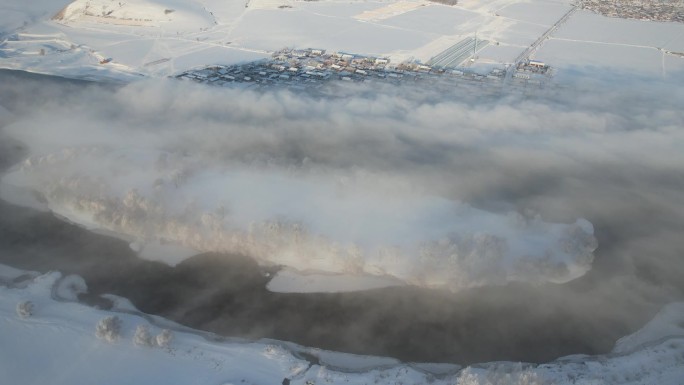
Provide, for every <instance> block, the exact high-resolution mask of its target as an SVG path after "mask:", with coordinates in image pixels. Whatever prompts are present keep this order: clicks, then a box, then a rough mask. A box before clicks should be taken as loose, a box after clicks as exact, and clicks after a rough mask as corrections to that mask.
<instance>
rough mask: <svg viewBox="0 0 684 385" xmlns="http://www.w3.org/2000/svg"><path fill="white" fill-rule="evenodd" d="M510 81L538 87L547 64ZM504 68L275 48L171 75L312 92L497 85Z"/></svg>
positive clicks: (533, 65)
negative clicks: (339, 87) (334, 86)
mask: <svg viewBox="0 0 684 385" xmlns="http://www.w3.org/2000/svg"><path fill="white" fill-rule="evenodd" d="M508 70H510V71H512V72H514V74H513V76H512V80H511V81H512V82H517V83H518V84H521V85H525V86H528V85H529V86H537V87H541V86H543V84H544V83H545V80H546V79H548V77H549V76H550V74H551V71H550V68H549V66H547V65H546V64H544V63H543V62H541V61H535V60H529V61H526V62H522V63H519V64H518V65H517V66H515V68H511V69H508ZM506 74H507V69H504V68H493V69H491V70H489V72H488V73H486V74H482V73H478V72H475V71H472V70H468V69H466V68H464V67H442V66H436V65H428V64H423V63H420V62H418V61H411V62H403V63H398V64H394V63H391V62H390V59H389V58H386V57H373V56H363V55H357V54H351V53H345V52H334V53H326V51H325V50H323V49H317V48H307V49H289V48H286V49H281V50H279V51H276V52H274V53H273V55H272V58H271V59H270V60H262V61H257V62H250V63H245V64H239V65H231V66H224V65H213V66H209V67H206V68H203V69H199V70H191V71H186V72H183V73H181V74H179V75H177V76H176V77H177V78H179V79H189V80H193V81H196V82H199V83H206V84H211V85H216V86H225V85H230V84H234V83H242V84H244V85H247V86H251V87H257V88H259V87H272V86H284V87H287V88H292V89H305V88H309V89H310V88H317V87H321V86H323V85H325V84H328V83H329V82H330V81H333V80H335V81H340V82H357V83H358V82H370V81H382V82H390V83H400V82H428V83H435V82H437V81H444V80H445V79H451V80H458V81H470V82H480V83H490V84H503V83H504V81H505V80H506V78H507V77H506Z"/></svg>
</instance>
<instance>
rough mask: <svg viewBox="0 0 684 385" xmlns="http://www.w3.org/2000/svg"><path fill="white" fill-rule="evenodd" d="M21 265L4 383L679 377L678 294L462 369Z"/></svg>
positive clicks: (9, 289) (10, 306)
mask: <svg viewBox="0 0 684 385" xmlns="http://www.w3.org/2000/svg"><path fill="white" fill-rule="evenodd" d="M24 274H26V273H25V272H23V271H20V270H16V269H12V268H9V267H7V266H4V265H0V346H2V347H3V348H2V349H0V374H2V379H3V382H5V383H8V384H22V385H29V384H46V383H49V384H53V385H60V384H69V385H73V384H94V383H97V384H124V383H125V384H130V385H135V384H141V385H142V384H144V385H148V384H153V383H164V384H212V385H213V384H224V385H226V384H232V385H239V384H249V385H261V384H281V383H283V381H284V380H285V379H288V380H290V384H292V385H305V384H359V385H361V384H364V385H366V384H416V385H418V384H421V385H422V384H435V385H441V384H444V385H446V384H449V385H454V384H458V385H476V384H526V385H537V384H539V385H541V384H556V385H565V384H575V385H576V384H587V385H588V384H644V385H650V384H663V385H664V384H673V385H674V384H679V383H681V382H680V381H681V379H682V378H684V328H683V327H682V324H683V323H684V304H682V303H674V304H671V305H669V306H667V307H666V308H665V309H663V311H662V312H660V313H659V314H658V315H657V316H656V317H655V318H654V319H653V320H652V321H651V322H650V323H649V324H648V325H646V326H645V327H644V328H643V329H642V330H640V331H638V332H637V333H635V334H633V335H630V336H627V337H625V338H623V339H622V340H620V341H619V342H618V344H617V345H616V348H615V350H614V351H613V352H612V353H610V354H607V355H602V356H569V357H563V358H560V359H558V360H556V361H553V362H550V363H547V364H541V365H534V364H523V363H512V362H510V363H506V362H500V363H494V364H485V365H476V366H473V367H467V368H463V369H460V368H459V367H458V366H456V365H426V364H406V363H400V362H398V361H396V360H393V359H388V358H380V357H368V356H357V355H350V354H341V353H333V352H327V351H321V350H319V349H313V348H306V347H301V346H298V345H295V344H291V343H283V342H278V341H270V340H261V341H254V342H249V341H240V340H231V339H225V340H221V339H217V338H216V336H213V335H211V334H209V333H203V332H199V331H193V330H190V329H187V328H183V327H180V326H178V325H175V324H174V323H172V322H169V321H166V320H163V319H161V318H158V317H151V316H148V315H145V314H143V313H139V312H137V311H136V310H135V309H134V308H131V307H130V306H125V305H124V306H123V307H122V308H119V309H120V310H112V311H103V310H97V309H94V308H91V307H87V306H85V305H82V304H79V303H76V302H72V300H71V299H70V298H64V296H66V297H72V296H71V295H70V294H69V293H68V290H83V289H84V287H83V283H82V282H79V281H78V279H77V277H64V278H62V276H61V274H60V273H58V272H52V273H48V274H45V275H39V274H36V273H31V274H27V275H24ZM22 275H24V276H23V278H21V279H16V278H17V277H19V276H22ZM70 288H71V289H70ZM124 302H125V301H124ZM29 303H30V304H29ZM20 313H21V316H20ZM112 316H116V317H118V319H119V320H120V321H121V322H120V327H119V328H118V330H117V331H116V332H110V333H103V332H102V330H101V332H100V333H99V334H97V335H98V336H99V337H98V336H96V325H98V323H100V322H101V320H102V319H104V318H106V317H112ZM113 329H115V328H110V329H107V330H113ZM164 329H167V330H169V331H170V332H171V334H170V335H171V337H172V338H171V339H170V340H169V339H163V338H157V336H159V335H161V334H162V331H163V330H164ZM166 333H167V334H168V332H166ZM134 341H135V342H134ZM157 341H158V342H161V343H162V345H161V346H159V345H158V342H157ZM165 341H169V342H165Z"/></svg>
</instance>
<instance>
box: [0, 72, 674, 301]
mask: <svg viewBox="0 0 684 385" xmlns="http://www.w3.org/2000/svg"><path fill="white" fill-rule="evenodd" d="M363 91H365V90H364V89H359V90H355V95H357V96H353V97H347V98H344V97H330V98H323V99H319V98H316V97H313V96H307V95H296V94H292V93H290V92H287V91H273V92H265V93H258V92H251V91H239V90H226V89H213V88H207V87H202V86H196V85H189V84H184V83H179V82H175V81H146V82H140V83H135V84H130V85H127V86H125V87H123V88H120V89H117V90H115V91H109V90H102V89H99V88H95V89H91V88H86V89H84V90H82V91H80V92H76V93H71V94H65V95H63V98H60V99H59V100H54V99H52V100H39V101H37V102H36V103H37V104H36V106H38V105H40V107H41V108H39V109H38V108H37V109H35V110H30V111H28V112H26V113H25V114H24V116H23V117H21V118H19V119H18V121H17V122H15V123H13V124H11V125H10V126H8V127H6V128H5V130H6V131H7V132H8V133H9V134H10V135H12V136H14V137H17V138H18V139H20V140H22V141H23V142H24V143H26V144H27V145H28V146H29V147H30V151H31V156H30V158H29V159H27V160H26V161H25V162H24V163H23V164H22V166H21V169H20V170H17V171H15V172H14V173H12V174H10V175H7V176H5V177H4V179H3V182H4V183H5V184H15V185H22V186H26V187H30V188H32V189H36V190H38V191H40V192H41V193H42V194H43V195H44V196H45V197H46V198H47V200H48V202H49V204H50V206H51V208H52V209H53V210H55V211H58V212H62V213H64V214H67V215H69V216H71V217H73V218H74V219H76V220H78V221H82V222H85V221H89V222H92V223H94V224H96V225H97V226H100V227H104V228H108V229H112V230H115V231H119V232H123V233H126V234H129V235H133V236H135V237H138V238H141V239H158V238H164V239H169V240H172V241H176V242H179V243H182V244H184V245H186V246H190V247H193V248H196V249H198V250H203V251H204V250H207V251H208V250H215V251H227V252H237V253H245V254H248V255H251V256H253V257H255V258H257V259H259V260H262V261H265V262H271V263H278V264H284V265H288V266H292V267H295V268H298V269H302V270H306V269H313V270H323V271H328V272H339V273H359V272H364V273H370V274H377V275H385V274H386V275H391V276H394V277H397V278H399V279H401V280H403V281H405V282H408V283H412V284H418V285H426V286H440V287H448V288H451V289H453V290H459V289H463V288H467V287H474V286H482V285H492V284H505V283H507V282H511V281H525V282H566V281H568V280H571V279H574V278H576V277H579V276H581V275H583V274H584V273H586V272H587V271H588V270H589V269H590V268H591V264H592V261H593V254H592V252H593V250H594V249H595V248H596V246H597V245H596V240H595V238H594V237H593V226H592V225H591V223H589V222H588V221H586V220H584V219H581V218H582V217H583V216H586V215H588V214H590V213H583V212H577V213H574V218H573V219H571V220H569V221H568V223H550V222H549V221H545V220H543V219H541V218H540V217H539V216H537V215H535V214H534V213H528V212H524V213H518V212H517V211H516V209H515V207H513V206H511V205H510V204H509V205H507V204H506V201H507V199H506V194H515V193H516V189H521V190H525V191H528V193H530V194H534V191H535V189H538V190H545V189H553V188H554V187H555V186H554V185H553V184H552V182H551V181H549V183H548V184H545V181H544V180H543V179H541V180H539V179H535V180H534V181H532V180H530V181H529V182H527V179H529V176H530V175H532V174H535V173H536V174H539V173H549V174H551V175H553V174H554V171H556V172H557V173H558V175H556V176H559V177H562V178H567V179H570V180H571V179H572V178H573V177H574V176H575V175H578V174H581V173H584V172H585V169H586V168H587V167H592V166H595V165H610V164H621V165H626V166H630V165H634V166H635V167H636V166H637V165H638V167H642V168H658V169H667V168H675V169H677V168H681V164H684V158H683V155H682V154H681V153H679V152H678V151H675V150H676V148H677V147H678V146H679V145H680V144H681V143H682V139H683V137H682V134H681V133H680V132H679V130H678V128H677V127H678V125H679V124H680V123H682V117H681V114H678V113H677V112H676V111H677V110H676V109H674V107H673V104H676V103H673V102H672V98H673V97H674V99H675V100H676V98H678V97H681V95H679V94H677V93H676V91H675V94H674V96H673V95H669V98H670V99H667V98H663V104H661V105H660V107H661V108H659V109H656V110H647V109H643V108H638V109H637V110H638V111H635V112H638V113H639V115H637V116H630V115H629V114H626V113H625V111H624V110H623V109H622V108H621V103H624V102H629V103H630V104H634V101H631V100H629V98H630V96H629V95H628V94H627V95H621V94H619V93H615V94H608V93H606V95H604V96H605V97H604V98H596V97H594V96H589V98H591V99H592V100H593V102H591V103H588V102H587V100H582V101H578V100H574V99H573V97H574V96H576V94H575V95H574V96H573V95H572V94H571V95H568V96H559V95H553V94H549V95H548V99H547V100H544V99H523V100H516V99H514V98H512V97H502V98H498V99H484V98H480V99H470V100H468V99H459V98H458V96H456V95H440V94H435V93H431V92H427V91H424V90H422V91H420V92H415V93H412V91H413V89H412V88H410V87H403V88H393V87H388V88H380V89H378V90H376V92H374V93H373V94H372V95H369V94H367V93H365V92H363ZM567 92H569V93H571V92H570V91H567ZM608 96H610V97H612V98H613V99H609V98H608ZM667 100H670V102H668V101H667ZM585 103H587V104H585ZM646 123H650V124H648V125H647V124H646ZM643 149H653V150H657V151H643ZM635 152H639V153H643V155H642V156H640V157H639V158H638V159H636V158H634V157H633V156H632V154H633V153H635ZM525 183H527V184H526V185H525V186H524V187H519V186H520V185H521V184H525ZM537 184H538V185H537ZM483 197H487V198H486V199H484V200H485V201H487V200H489V201H492V202H493V201H498V202H499V203H501V204H503V206H501V205H499V208H498V209H496V210H494V211H487V210H484V209H482V208H476V207H473V205H471V204H469V203H470V202H481V201H483V199H481V198H483Z"/></svg>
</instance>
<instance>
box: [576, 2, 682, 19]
mask: <svg viewBox="0 0 684 385" xmlns="http://www.w3.org/2000/svg"><path fill="white" fill-rule="evenodd" d="M580 6H581V7H582V8H584V9H588V10H591V11H594V12H596V13H600V14H602V15H605V16H611V17H620V18H623V19H639V20H653V21H676V22H680V23H684V2H682V1H680V0H669V1H668V0H665V1H663V0H580Z"/></svg>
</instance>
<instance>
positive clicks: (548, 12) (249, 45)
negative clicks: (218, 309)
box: [0, 0, 684, 81]
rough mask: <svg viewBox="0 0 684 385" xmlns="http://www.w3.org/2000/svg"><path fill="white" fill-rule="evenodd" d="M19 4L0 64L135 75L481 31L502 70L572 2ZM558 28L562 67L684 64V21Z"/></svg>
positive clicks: (397, 58) (490, 61)
mask: <svg viewBox="0 0 684 385" xmlns="http://www.w3.org/2000/svg"><path fill="white" fill-rule="evenodd" d="M19 4H20V3H18V2H16V3H15V2H14V0H12V1H10V3H3V4H0V9H2V11H3V12H2V15H3V19H0V26H1V27H3V28H0V30H1V31H4V33H5V38H4V39H3V40H4V41H3V42H2V43H0V67H2V68H13V69H26V70H30V71H34V72H42V73H50V74H60V75H66V76H70V77H79V76H80V77H84V78H99V79H120V80H125V81H130V80H132V79H135V78H136V77H139V76H140V75H149V76H167V75H174V74H178V73H180V72H183V71H185V70H188V69H192V68H197V67H202V66H206V65H211V64H235V63H241V62H246V61H253V60H259V59H263V58H268V57H269V56H270V54H271V53H272V52H273V51H275V50H278V49H281V48H284V47H298V48H306V47H315V48H322V49H327V50H329V51H342V52H351V53H356V54H362V55H371V56H383V57H389V58H390V59H391V60H392V61H393V62H394V63H399V62H401V61H404V60H420V61H422V62H427V61H428V60H429V59H430V58H431V57H433V56H435V55H437V54H439V53H440V52H441V51H442V50H444V49H446V48H448V47H449V46H450V45H453V44H455V43H456V42H458V41H461V40H463V39H465V38H469V37H473V36H475V35H477V37H478V38H479V39H482V40H488V41H490V45H489V46H488V47H487V48H486V49H485V50H484V51H482V52H480V53H479V54H478V55H477V58H476V59H477V60H476V61H475V62H473V63H464V65H470V64H472V66H473V68H475V69H477V68H491V65H498V66H499V67H500V68H503V67H504V66H505V65H506V64H510V63H512V62H513V61H514V60H515V59H516V58H517V57H518V55H520V54H521V53H522V52H523V51H525V50H526V49H527V48H528V47H529V46H530V45H531V44H532V43H534V42H535V40H537V38H539V37H540V36H541V35H543V34H544V32H546V31H547V30H548V29H549V28H551V27H552V26H553V25H554V24H555V23H556V22H557V21H558V20H559V19H560V18H561V17H562V16H563V15H564V14H565V13H566V12H567V11H568V10H570V9H571V7H572V5H571V4H570V2H569V1H565V0H561V1H552V0H531V1H519V0H487V1H464V2H461V3H460V4H458V5H456V6H445V5H441V4H436V3H430V2H426V1H424V0H406V1H401V2H388V1H358V0H357V1H351V2H349V1H341V0H325V1H315V2H311V1H295V0H277V1H276V0H268V1H266V0H255V1H246V2H241V1H228V2H221V1H216V0H201V1H196V2H191V3H187V2H179V1H174V0H168V1H151V0H133V1H127V2H125V3H123V2H114V1H106V0H75V1H73V2H68V1H67V0H53V1H47V0H44V1H41V2H39V3H36V4H35V5H32V6H31V7H24V6H20V5H19ZM635 31H638V32H635ZM556 32H557V33H554V34H553V36H552V38H551V39H550V40H548V41H546V42H544V43H543V44H542V47H541V49H540V50H539V51H538V52H536V53H533V55H534V56H536V57H537V58H539V59H541V60H545V61H546V62H548V63H549V64H550V65H552V66H556V67H559V68H567V67H588V68H592V67H593V66H605V67H608V68H609V69H614V70H616V71H623V70H624V71H630V70H638V71H645V72H648V73H668V72H670V71H672V70H681V69H682V66H684V64H682V61H672V60H670V58H668V59H663V58H662V56H663V55H664V54H661V52H660V51H658V48H662V49H664V50H673V51H681V50H682V48H681V44H682V43H681V42H682V41H684V39H682V36H684V27H683V26H682V25H681V24H677V23H649V22H639V21H634V20H630V21H627V20H618V19H610V18H606V17H602V16H598V15H595V14H592V13H589V12H577V13H576V14H575V15H573V16H572V17H571V19H570V20H569V21H568V22H566V23H565V25H561V28H560V29H559V30H558V31H556ZM570 44H571V45H570ZM636 48H641V49H642V51H639V50H638V49H636ZM651 51H653V52H651ZM637 57H642V58H641V59H636V60H635V58H637ZM105 62H106V63H105ZM101 63H102V64H101ZM479 64H486V65H485V66H484V67H481V66H480V65H479ZM665 67H666V68H665Z"/></svg>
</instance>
